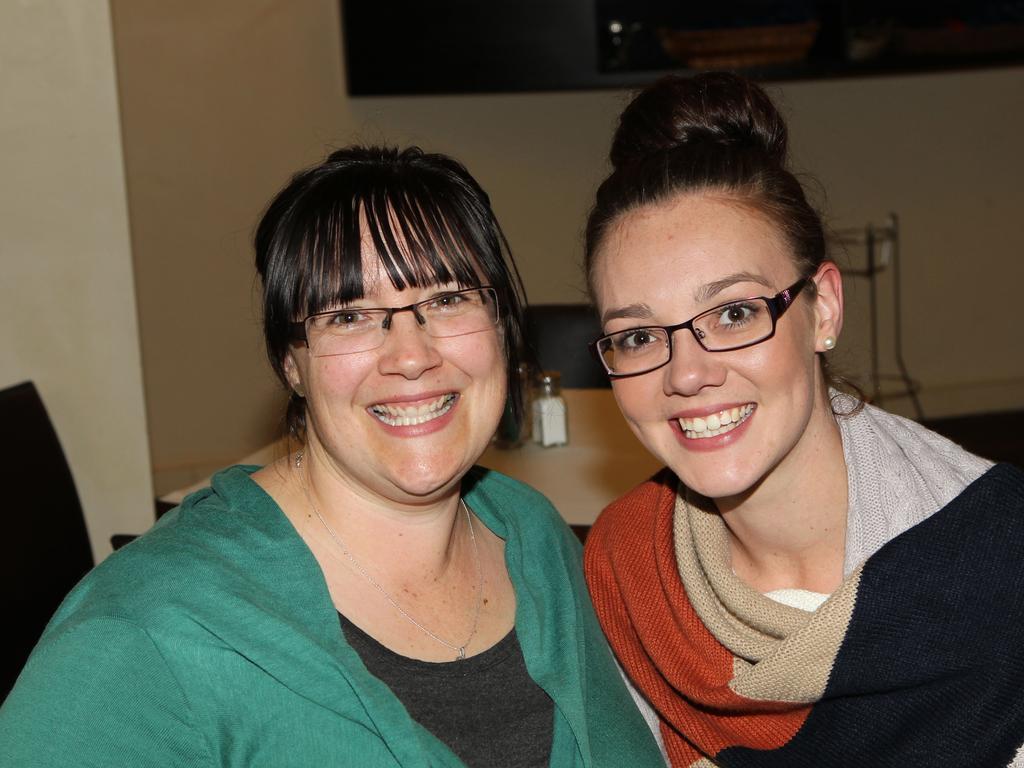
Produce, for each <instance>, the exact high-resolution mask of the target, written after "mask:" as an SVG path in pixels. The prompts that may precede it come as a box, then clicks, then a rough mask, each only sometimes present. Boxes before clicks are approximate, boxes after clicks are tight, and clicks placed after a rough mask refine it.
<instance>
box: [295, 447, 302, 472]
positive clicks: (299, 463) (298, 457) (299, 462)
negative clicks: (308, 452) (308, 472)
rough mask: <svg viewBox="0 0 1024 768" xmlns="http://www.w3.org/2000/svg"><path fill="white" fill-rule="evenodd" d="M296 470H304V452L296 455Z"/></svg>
mask: <svg viewBox="0 0 1024 768" xmlns="http://www.w3.org/2000/svg"><path fill="white" fill-rule="evenodd" d="M295 468H296V469H302V451H299V452H298V453H296V454H295Z"/></svg>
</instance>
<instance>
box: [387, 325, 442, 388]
mask: <svg viewBox="0 0 1024 768" xmlns="http://www.w3.org/2000/svg"><path fill="white" fill-rule="evenodd" d="M440 364H441V354H440V352H438V350H437V347H436V345H435V342H434V338H433V337H432V336H430V334H428V333H427V332H426V331H425V330H424V329H423V326H422V325H420V323H419V321H418V320H417V318H416V317H415V315H414V313H412V312H401V313H398V312H396V313H395V314H394V315H393V316H392V318H391V325H390V327H389V328H388V329H387V331H386V332H385V336H384V344H383V345H381V348H380V352H379V353H378V357H377V365H378V368H379V370H380V372H381V373H383V374H398V375H400V376H404V377H405V378H407V379H417V378H419V377H420V376H421V375H422V374H423V373H425V372H426V371H429V370H430V369H432V368H436V367H437V366H439V365H440Z"/></svg>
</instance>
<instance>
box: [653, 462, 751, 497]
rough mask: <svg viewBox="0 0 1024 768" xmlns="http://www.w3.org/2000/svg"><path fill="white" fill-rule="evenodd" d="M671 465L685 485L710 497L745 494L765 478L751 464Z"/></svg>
mask: <svg viewBox="0 0 1024 768" xmlns="http://www.w3.org/2000/svg"><path fill="white" fill-rule="evenodd" d="M669 467H670V468H671V469H672V471H673V472H675V474H676V476H677V477H679V479H680V480H681V481H682V483H683V485H685V486H686V487H687V488H689V489H690V490H691V491H694V492H695V493H698V494H700V495H701V496H705V497H707V498H709V499H726V498H733V497H736V496H743V495H745V494H747V493H749V492H750V491H751V490H753V489H754V488H755V487H756V486H757V484H758V483H759V482H760V481H761V479H762V478H763V474H762V473H759V472H756V471H752V469H753V467H751V466H750V465H749V464H747V465H745V466H742V467H740V466H736V467H712V466H707V467H694V466H692V464H688V465H687V466H675V467H673V466H671V465H669Z"/></svg>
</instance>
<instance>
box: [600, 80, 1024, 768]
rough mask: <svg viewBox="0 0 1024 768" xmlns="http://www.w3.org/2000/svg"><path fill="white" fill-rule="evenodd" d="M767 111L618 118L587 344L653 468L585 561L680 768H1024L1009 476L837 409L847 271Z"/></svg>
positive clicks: (1018, 490) (1022, 595) (669, 90)
mask: <svg viewBox="0 0 1024 768" xmlns="http://www.w3.org/2000/svg"><path fill="white" fill-rule="evenodd" d="M786 142H787V131H786V125H785V123H784V121H783V120H782V118H781V117H780V115H779V113H778V112H777V110H776V108H775V107H774V105H773V104H772V102H771V100H770V99H769V98H768V96H767V95H766V94H765V93H764V92H763V91H762V90H761V89H760V88H759V87H758V86H756V85H754V84H753V83H751V82H749V81H747V80H745V79H743V78H740V77H738V76H734V75H729V74H704V75H699V76H697V77H693V78H682V77H670V78H667V79H664V80H661V81H659V82H658V83H656V84H654V85H653V86H651V87H650V88H648V89H647V90H646V91H644V92H642V93H641V94H640V95H639V96H637V97H636V99H635V100H634V101H633V102H632V103H631V104H630V105H629V106H628V107H627V108H626V110H625V112H624V113H623V115H622V117H621V122H620V125H619V127H618V130H617V133H616V135H615V139H614V142H613V144H612V149H611V160H612V164H613V170H612V172H611V174H610V175H609V176H608V178H607V179H606V180H605V181H604V182H603V183H602V185H601V187H600V189H599V190H598V193H597V201H596V204H595V205H594V208H593V210H592V212H591V215H590V219H589V222H588V226H587V235H586V270H587V277H588V282H589V286H590V290H591V294H592V296H593V299H594V302H595V304H596V307H597V310H598V312H599V315H600V319H601V322H602V326H603V332H604V334H605V335H603V336H602V337H601V338H599V339H597V340H596V341H595V342H594V345H593V346H594V350H595V352H596V353H597V355H598V357H599V359H600V360H601V361H602V363H603V364H604V366H605V369H606V370H607V372H608V374H609V376H610V377H611V380H612V388H613V390H614V394H615V397H616V400H617V402H618V404H619V407H620V409H621V410H622V413H623V416H624V417H625V419H626V421H627V422H628V423H629V425H630V427H631V428H632V430H633V432H635V433H636V435H637V437H638V438H639V439H640V440H641V441H642V442H643V443H644V444H645V445H646V446H647V448H648V449H649V450H650V451H651V452H652V453H654V454H655V455H656V456H657V457H658V458H659V459H661V460H662V461H663V462H664V463H665V464H666V469H664V470H663V471H662V472H661V473H659V474H658V475H656V476H655V477H654V478H652V479H651V480H649V481H647V482H646V483H643V484H642V485H640V486H639V487H637V488H636V489H634V490H633V491H631V492H630V493H629V494H627V495H626V496H624V497H623V498H621V499H619V500H618V501H616V502H615V503H613V504H612V505H611V506H610V507H609V508H608V509H606V510H605V511H604V512H603V514H602V515H601V517H600V519H599V520H598V522H597V524H596V525H595V526H594V528H593V530H592V531H591V534H590V537H589V539H588V541H587V546H586V553H585V567H586V572H587V579H588V583H589V587H590V591H591V595H592V597H593V599H594V603H595V606H596V608H597V613H598V618H599V619H600V621H601V624H602V626H603V628H604V631H605V633H606V635H607V636H608V638H609V640H610V641H611V644H612V647H613V649H614V650H615V652H616V655H617V656H618V659H619V662H620V663H621V665H622V667H623V669H624V671H625V673H626V675H627V677H628V678H629V679H630V681H631V682H632V684H633V686H634V687H635V689H636V691H637V694H636V695H637V698H638V701H639V703H640V704H641V707H642V709H643V711H644V712H645V715H646V717H647V720H648V724H649V725H650V726H651V728H652V731H653V732H654V734H655V736H656V737H657V738H658V739H659V741H660V742H661V744H662V749H663V753H664V754H665V756H666V758H667V759H668V760H669V762H670V763H671V764H672V765H673V766H708V765H722V766H811V765H813V766H847V765H848V766H865V765H872V766H877V765H894V766H895V765H899V766H923V765H927V766H965V765H971V766H1000V765H1008V764H1012V765H1024V757H1022V755H1021V754H1020V752H1019V750H1020V747H1021V744H1022V742H1024V696H1022V695H1021V689H1022V688H1024V644H1022V643H1021V642H1020V633H1021V629H1022V627H1024V575H1022V573H1024V572H1022V570H1021V566H1020V562H1019V561H1020V552H1021V551H1022V549H1024V473H1022V472H1021V471H1020V470H1019V469H1017V468H1015V467H1012V466H1010V465H995V466H993V465H992V464H991V463H990V462H988V461H986V460H984V459H981V458H979V457H977V456H974V455H971V454H969V453H967V452H966V451H964V450H962V449H961V448H959V447H958V446H956V445H954V444H953V443H951V442H949V441H947V440H945V439H944V438H942V437H940V436H939V435H937V434H934V433H932V432H930V431H928V430H926V429H924V428H923V427H921V426H919V425H918V424H915V423H913V422H911V421H908V420H906V419H903V418H900V417H898V416H894V415H891V414H888V413H886V412H884V411H882V410H879V409H878V408H875V407H872V406H870V405H867V404H865V403H863V402H861V401H860V400H859V399H857V398H856V397H854V396H851V395H847V394H842V393H841V392H840V391H839V390H838V389H837V388H836V386H835V382H834V380H833V377H832V376H831V375H830V373H829V370H828V365H827V354H828V352H829V351H830V350H832V349H833V348H834V347H835V346H836V344H837V342H838V339H839V338H840V332H841V330H842V325H843V293H842V277H841V274H840V271H839V268H838V267H837V266H836V264H834V263H833V262H832V261H830V260H829V259H828V256H827V253H826V245H825V237H824V234H823V231H822V224H821V220H820V218H819V216H818V214H817V213H816V212H815V211H814V209H813V208H812V207H811V206H810V205H809V204H808V202H807V200H806V197H805V195H804V191H803V189H802V188H801V185H800V183H799V182H798V181H797V179H796V178H795V177H794V175H793V174H792V172H791V171H790V170H789V168H788V167H787V149H786Z"/></svg>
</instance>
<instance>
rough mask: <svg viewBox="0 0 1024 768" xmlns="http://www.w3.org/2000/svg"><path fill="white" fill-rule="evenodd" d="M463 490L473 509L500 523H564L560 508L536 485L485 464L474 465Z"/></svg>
mask: <svg viewBox="0 0 1024 768" xmlns="http://www.w3.org/2000/svg"><path fill="white" fill-rule="evenodd" d="M462 490H463V494H464V495H465V497H466V502H467V503H468V504H469V505H470V507H471V508H472V509H473V511H474V512H476V513H477V514H482V515H490V516H492V517H493V518H494V519H495V520H496V521H497V522H499V523H501V524H509V523H512V522H515V523H516V524H518V525H527V526H539V527H550V526H557V527H561V526H563V525H564V522H563V521H562V518H561V516H560V515H559V514H558V510H557V509H555V507H554V505H553V504H552V503H551V502H550V501H549V500H548V498H547V497H546V496H545V495H544V494H543V493H541V492H540V491H538V490H537V489H536V488H534V487H532V486H530V485H527V484H526V483H524V482H521V481H519V480H515V479H514V478H511V477H509V476H508V475H503V474H502V473H501V472H497V471H496V470H493V469H487V468H486V467H479V466H477V467H473V468H472V469H471V470H470V471H469V472H468V473H467V474H466V477H465V479H464V480H463V485H462Z"/></svg>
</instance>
